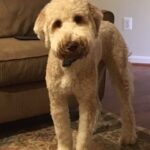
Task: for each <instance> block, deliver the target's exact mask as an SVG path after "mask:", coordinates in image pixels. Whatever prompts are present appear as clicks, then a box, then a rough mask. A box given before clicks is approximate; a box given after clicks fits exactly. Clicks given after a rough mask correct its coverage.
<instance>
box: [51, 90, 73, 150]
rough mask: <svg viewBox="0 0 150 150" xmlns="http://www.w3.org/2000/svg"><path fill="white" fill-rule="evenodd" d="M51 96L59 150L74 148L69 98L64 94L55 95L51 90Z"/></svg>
mask: <svg viewBox="0 0 150 150" xmlns="http://www.w3.org/2000/svg"><path fill="white" fill-rule="evenodd" d="M49 97H50V111H51V116H52V119H53V122H54V127H55V132H56V137H57V140H58V146H57V150H72V146H73V142H72V130H71V127H70V117H69V108H68V102H67V98H66V97H65V96H64V95H58V94H54V95H53V94H51V93H50V92H49Z"/></svg>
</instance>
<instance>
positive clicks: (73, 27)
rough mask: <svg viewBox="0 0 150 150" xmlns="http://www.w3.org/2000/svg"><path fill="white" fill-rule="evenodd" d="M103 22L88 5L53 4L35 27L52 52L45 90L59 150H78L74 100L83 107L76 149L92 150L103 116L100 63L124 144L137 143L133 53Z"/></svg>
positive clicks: (73, 1)
mask: <svg viewBox="0 0 150 150" xmlns="http://www.w3.org/2000/svg"><path fill="white" fill-rule="evenodd" d="M102 18H103V16H102V13H101V11H100V10H99V9H98V8H97V7H95V6H94V5H92V4H91V3H89V2H88V1H87V0H52V1H51V2H49V3H48V4H47V5H46V6H45V7H44V8H43V9H42V11H41V12H40V14H39V16H38V17H37V20H36V22H35V26H34V31H35V33H36V34H37V36H38V38H39V39H41V40H43V41H44V42H45V46H46V47H47V48H48V49H49V56H48V61H47V68H46V85H47V89H48V94H49V98H50V111H51V116H52V119H53V122H54V127H55V132H56V137H57V141H58V146H57V149H58V150H72V149H73V139H72V130H71V127H70V119H69V109H68V96H69V95H74V96H75V97H76V99H77V102H78V104H79V127H78V134H77V141H76V146H75V149H76V150H88V147H89V143H90V140H91V137H92V133H93V130H94V127H95V126H96V123H97V121H98V118H99V115H100V111H101V106H100V105H101V104H100V99H99V96H98V91H100V87H99V82H100V77H101V66H102V65H100V64H101V62H103V63H104V64H105V66H106V67H107V69H108V71H109V73H110V76H111V78H112V81H113V83H114V84H115V87H116V90H117V93H118V96H119V99H120V106H121V115H122V132H121V138H120V142H121V144H133V143H135V141H136V137H137V136H136V129H135V117H134V112H133V108H132V105H131V99H132V97H133V92H134V87H133V80H132V77H131V74H130V71H129V64H128V49H127V46H126V43H125V41H124V39H123V37H122V36H121V34H120V33H119V31H118V30H117V29H116V27H115V26H114V25H113V24H111V23H109V22H107V21H103V20H102Z"/></svg>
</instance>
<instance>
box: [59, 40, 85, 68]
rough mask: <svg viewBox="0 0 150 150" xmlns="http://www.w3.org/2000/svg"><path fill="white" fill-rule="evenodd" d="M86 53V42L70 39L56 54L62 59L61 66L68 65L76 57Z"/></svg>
mask: <svg viewBox="0 0 150 150" xmlns="http://www.w3.org/2000/svg"><path fill="white" fill-rule="evenodd" d="M87 53H88V47H87V42H81V41H80V42H78V41H71V42H68V43H67V44H65V46H63V47H61V48H60V49H59V52H58V54H57V56H58V57H59V58H60V59H62V66H63V67H69V66H71V64H72V63H73V62H75V61H76V60H77V59H81V58H83V57H85V56H86V55H87Z"/></svg>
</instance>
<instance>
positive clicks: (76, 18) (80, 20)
mask: <svg viewBox="0 0 150 150" xmlns="http://www.w3.org/2000/svg"><path fill="white" fill-rule="evenodd" d="M73 21H74V22H75V23H77V24H82V23H84V18H83V16H80V15H76V16H74V18H73Z"/></svg>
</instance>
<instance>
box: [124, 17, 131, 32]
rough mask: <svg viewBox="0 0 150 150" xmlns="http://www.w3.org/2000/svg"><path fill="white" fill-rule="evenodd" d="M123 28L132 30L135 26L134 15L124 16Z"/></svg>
mask: <svg viewBox="0 0 150 150" xmlns="http://www.w3.org/2000/svg"><path fill="white" fill-rule="evenodd" d="M123 28H124V30H132V28H133V19H132V17H124V22H123Z"/></svg>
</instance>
